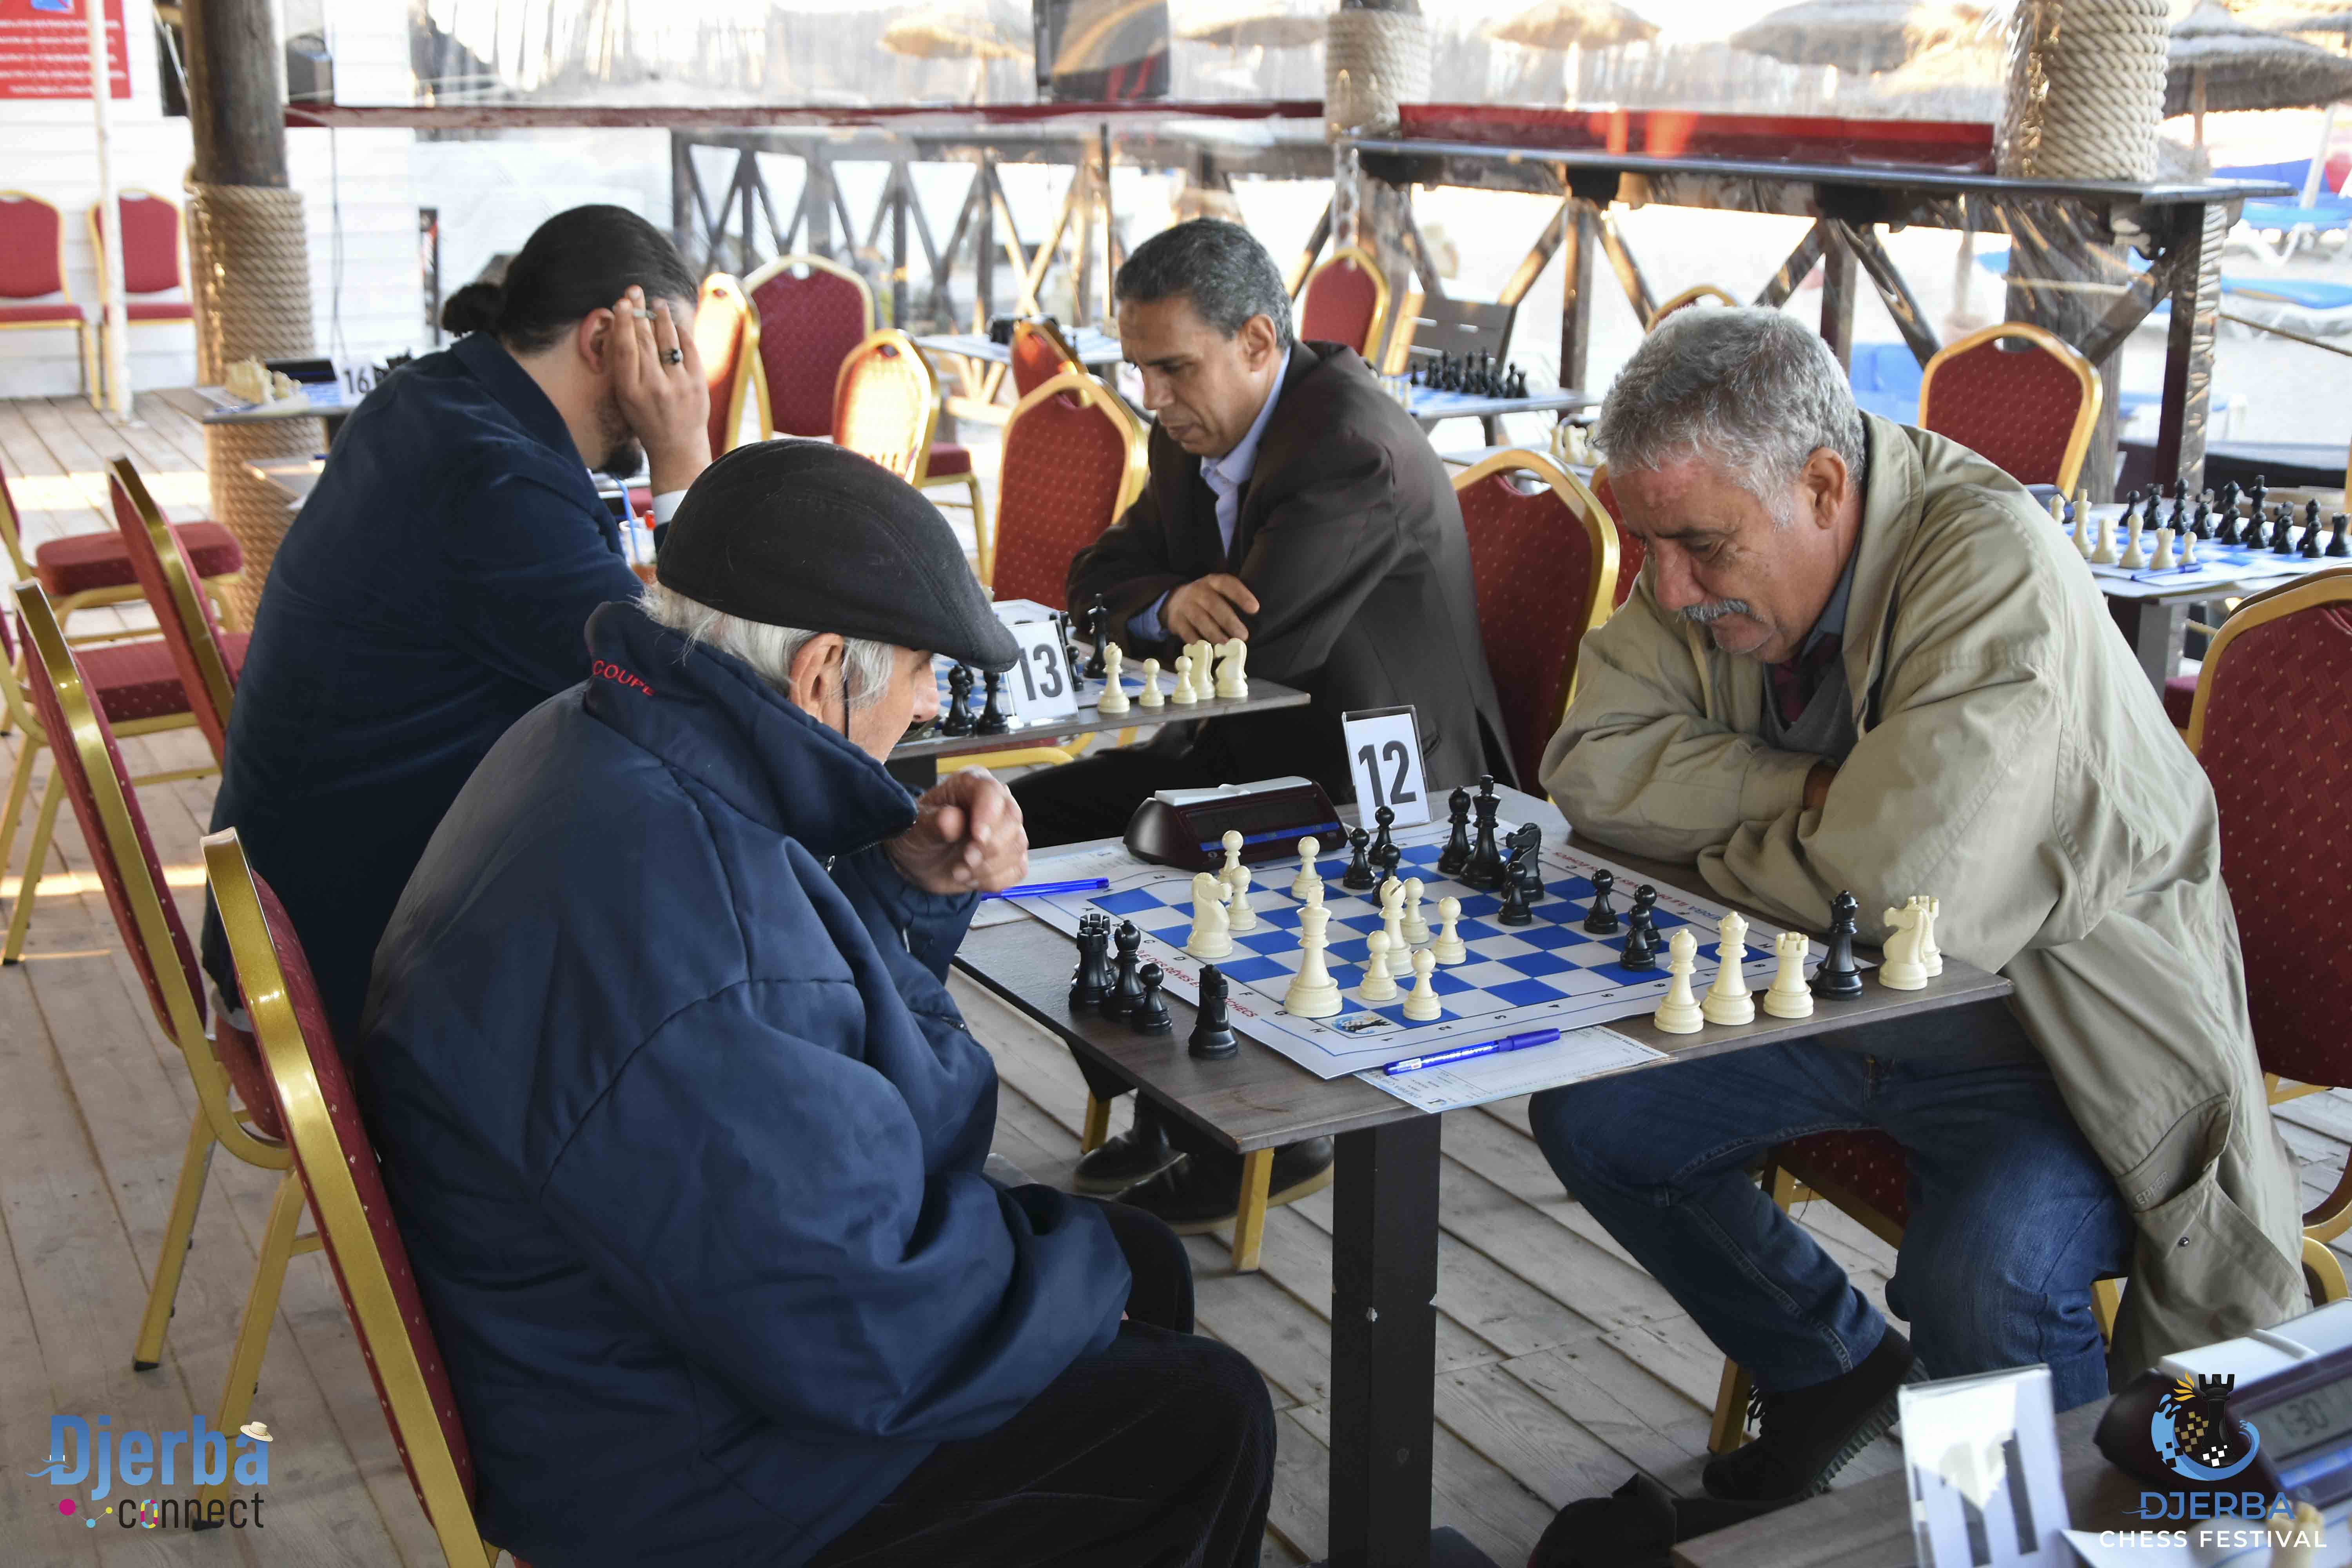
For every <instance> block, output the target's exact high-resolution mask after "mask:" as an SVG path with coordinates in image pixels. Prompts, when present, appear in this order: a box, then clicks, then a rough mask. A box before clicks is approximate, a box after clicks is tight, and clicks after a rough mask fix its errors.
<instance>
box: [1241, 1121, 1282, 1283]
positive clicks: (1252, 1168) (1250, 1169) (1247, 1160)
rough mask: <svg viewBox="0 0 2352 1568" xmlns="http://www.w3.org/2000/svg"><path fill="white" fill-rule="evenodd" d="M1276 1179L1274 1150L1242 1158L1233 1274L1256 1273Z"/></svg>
mask: <svg viewBox="0 0 2352 1568" xmlns="http://www.w3.org/2000/svg"><path fill="white" fill-rule="evenodd" d="M1273 1180H1274V1151H1273V1150H1271V1149H1253V1150H1251V1151H1250V1152H1248V1153H1246V1154H1244V1155H1243V1156H1242V1195H1241V1202H1240V1204H1239V1205H1237V1206H1236V1207H1235V1208H1234V1273H1236V1274H1255V1273H1256V1272H1257V1254H1258V1247H1259V1245H1260V1244H1261V1243H1262V1242H1264V1241H1265V1199H1266V1192H1267V1188H1268V1186H1269V1185H1270V1184H1272V1182H1273Z"/></svg>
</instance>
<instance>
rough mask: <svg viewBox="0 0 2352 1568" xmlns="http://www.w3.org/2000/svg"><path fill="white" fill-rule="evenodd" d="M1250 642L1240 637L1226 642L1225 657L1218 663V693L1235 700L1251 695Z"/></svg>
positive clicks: (1225, 698) (1222, 696) (1224, 697)
mask: <svg viewBox="0 0 2352 1568" xmlns="http://www.w3.org/2000/svg"><path fill="white" fill-rule="evenodd" d="M1248 664H1249V644H1247V643H1245V642H1244V641H1242V639H1241V638H1239V637H1234V638H1232V639H1230V640H1229V641H1227V642H1226V644H1225V647H1224V658H1223V659H1222V660H1220V661H1219V662H1218V665H1217V695H1218V696H1219V697H1221V698H1223V699H1224V700H1227V701H1235V700H1240V699H1242V698H1244V697H1247V696H1248V695H1249V673H1248Z"/></svg>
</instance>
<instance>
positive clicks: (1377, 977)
mask: <svg viewBox="0 0 2352 1568" xmlns="http://www.w3.org/2000/svg"><path fill="white" fill-rule="evenodd" d="M1364 946H1365V948H1366V949H1367V950H1368V951H1367V952H1366V954H1365V957H1364V983H1363V984H1361V985H1359V986H1357V987H1356V994H1357V995H1359V996H1361V997H1362V998H1363V999H1364V1000H1365V1001H1367V1002H1393V1001H1395V1000H1396V994H1397V988H1396V977H1395V976H1394V975H1391V973H1389V939H1388V933H1387V932H1386V931H1374V932H1373V933H1372V934H1371V935H1370V936H1368V937H1366V938H1365V939H1364Z"/></svg>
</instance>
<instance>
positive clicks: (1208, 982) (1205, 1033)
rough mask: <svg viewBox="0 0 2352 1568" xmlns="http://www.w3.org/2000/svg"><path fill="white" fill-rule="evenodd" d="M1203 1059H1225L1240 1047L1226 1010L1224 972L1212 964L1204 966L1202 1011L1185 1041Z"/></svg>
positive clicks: (1202, 970)
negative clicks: (1188, 1038) (1189, 1037)
mask: <svg viewBox="0 0 2352 1568" xmlns="http://www.w3.org/2000/svg"><path fill="white" fill-rule="evenodd" d="M1186 1045H1187V1047H1189V1048H1190V1049H1191V1051H1192V1055H1194V1056H1196V1057H1198V1058H1201V1059H1202V1061H1208V1062H1216V1061H1223V1060H1224V1059H1225V1058H1227V1057H1229V1056H1232V1055H1233V1054H1234V1052H1236V1051H1238V1050H1240V1049H1241V1045H1240V1043H1239V1042H1238V1041H1236V1040H1235V1039H1234V1026H1233V1020H1232V1019H1231V1018H1230V1017H1228V1016H1226V1013H1225V976H1224V972H1223V970H1221V969H1219V968H1218V967H1217V966H1216V965H1215V964H1213V963H1204V964H1202V966H1201V1012H1200V1016H1199V1018H1198V1019H1197V1020H1195V1021H1194V1023H1193V1025H1192V1038H1191V1039H1190V1040H1188V1041H1187V1042H1186Z"/></svg>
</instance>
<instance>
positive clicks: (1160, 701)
mask: <svg viewBox="0 0 2352 1568" xmlns="http://www.w3.org/2000/svg"><path fill="white" fill-rule="evenodd" d="M1167 701H1168V699H1167V698H1165V697H1162V696H1161V695H1160V661H1159V660H1158V659H1156V658H1147V659H1145V660H1144V661H1143V689H1142V690H1141V691H1140V692H1138V693H1137V694H1136V699H1135V705H1136V706H1137V707H1138V708H1160V707H1164V706H1165V705H1166V704H1167Z"/></svg>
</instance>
